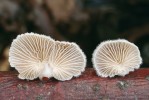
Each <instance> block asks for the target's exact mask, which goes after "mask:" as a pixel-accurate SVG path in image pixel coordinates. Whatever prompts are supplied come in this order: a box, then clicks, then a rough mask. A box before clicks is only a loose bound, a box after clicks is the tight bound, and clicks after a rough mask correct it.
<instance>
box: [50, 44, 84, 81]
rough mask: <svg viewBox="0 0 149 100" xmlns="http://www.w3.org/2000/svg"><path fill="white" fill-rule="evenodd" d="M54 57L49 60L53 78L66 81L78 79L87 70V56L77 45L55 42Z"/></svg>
mask: <svg viewBox="0 0 149 100" xmlns="http://www.w3.org/2000/svg"><path fill="white" fill-rule="evenodd" d="M51 56H52V57H50V59H49V63H50V66H52V69H53V74H52V75H53V77H54V78H56V79H58V80H61V81H65V80H70V79H71V78H72V77H73V76H75V77H78V76H79V75H81V72H83V71H84V70H85V66H86V56H85V54H84V53H83V52H82V50H81V49H80V47H79V46H78V45H77V44H75V43H70V42H59V41H56V42H55V47H54V50H53V53H52V54H51Z"/></svg>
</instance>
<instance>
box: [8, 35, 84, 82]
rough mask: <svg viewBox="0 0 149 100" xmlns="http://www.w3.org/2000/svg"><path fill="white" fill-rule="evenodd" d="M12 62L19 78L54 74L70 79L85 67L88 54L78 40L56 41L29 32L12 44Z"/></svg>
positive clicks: (43, 76)
mask: <svg viewBox="0 0 149 100" xmlns="http://www.w3.org/2000/svg"><path fill="white" fill-rule="evenodd" d="M9 62H10V65H11V66H12V67H15V69H16V70H17V71H18V72H19V75H18V77H19V78H20V79H28V80H33V79H36V78H38V77H39V78H40V79H41V80H42V79H44V78H46V79H47V78H51V77H54V78H56V79H58V80H62V81H64V80H70V79H71V78H72V77H73V76H79V75H80V74H81V72H82V71H84V69H85V66H86V57H85V55H84V53H83V52H82V51H81V49H80V48H79V47H78V46H77V45H76V44H75V43H69V42H58V41H54V40H53V39H51V38H50V37H48V36H44V35H39V34H34V33H26V34H22V35H19V36H18V37H17V38H16V39H15V40H14V41H13V42H12V44H11V47H10V52H9Z"/></svg>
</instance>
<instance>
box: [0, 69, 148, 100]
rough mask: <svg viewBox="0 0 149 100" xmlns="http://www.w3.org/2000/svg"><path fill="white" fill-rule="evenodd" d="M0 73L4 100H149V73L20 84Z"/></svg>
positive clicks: (89, 75)
mask: <svg viewBox="0 0 149 100" xmlns="http://www.w3.org/2000/svg"><path fill="white" fill-rule="evenodd" d="M17 75H18V73H17V72H0V100H149V69H139V70H136V71H135V72H131V73H130V74H129V75H126V76H125V77H118V76H117V77H114V78H101V77H99V76H97V75H96V72H95V70H93V69H92V68H88V69H86V71H85V72H84V73H82V75H81V76H80V77H77V78H73V79H72V80H69V81H64V82H62V81H58V80H55V79H50V80H49V81H46V82H42V81H40V80H39V79H36V80H33V81H27V80H20V79H18V77H17Z"/></svg>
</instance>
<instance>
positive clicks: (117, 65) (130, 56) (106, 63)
mask: <svg viewBox="0 0 149 100" xmlns="http://www.w3.org/2000/svg"><path fill="white" fill-rule="evenodd" d="M92 62H93V67H94V69H95V70H96V73H97V75H98V76H101V77H114V76H115V75H118V76H125V75H126V74H128V73H129V72H130V71H134V70H135V69H138V68H139V67H140V65H141V63H142V58H141V55H140V51H139V48H138V47H137V46H136V45H135V44H133V43H131V42H129V41H127V40H124V39H118V40H108V41H105V42H102V43H101V44H99V45H98V46H97V48H96V49H95V51H94V52H93V58H92Z"/></svg>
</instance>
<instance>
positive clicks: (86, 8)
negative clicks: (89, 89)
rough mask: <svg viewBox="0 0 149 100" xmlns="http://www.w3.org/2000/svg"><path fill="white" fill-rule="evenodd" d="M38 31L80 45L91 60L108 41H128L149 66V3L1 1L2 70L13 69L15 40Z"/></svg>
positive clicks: (127, 0) (114, 0) (124, 0)
mask: <svg viewBox="0 0 149 100" xmlns="http://www.w3.org/2000/svg"><path fill="white" fill-rule="evenodd" d="M25 32H36V33H39V34H45V35H49V36H51V37H53V38H54V39H56V40H65V41H71V42H76V43H77V44H78V45H79V46H80V47H81V48H82V49H83V51H84V52H85V54H86V55H87V58H88V66H89V67H91V66H92V63H91V58H92V53H93V51H94V49H95V48H96V46H97V45H98V44H99V43H100V42H102V41H105V40H109V39H118V38H124V39H127V40H129V41H131V42H134V43H135V44H136V45H137V46H138V47H139V48H140V51H141V56H142V57H143V64H142V66H141V67H149V61H148V59H149V0H0V71H7V70H13V69H11V68H10V67H9V66H10V65H9V62H8V52H9V47H10V44H11V42H12V40H13V39H14V38H16V36H17V35H18V34H22V33H25Z"/></svg>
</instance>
